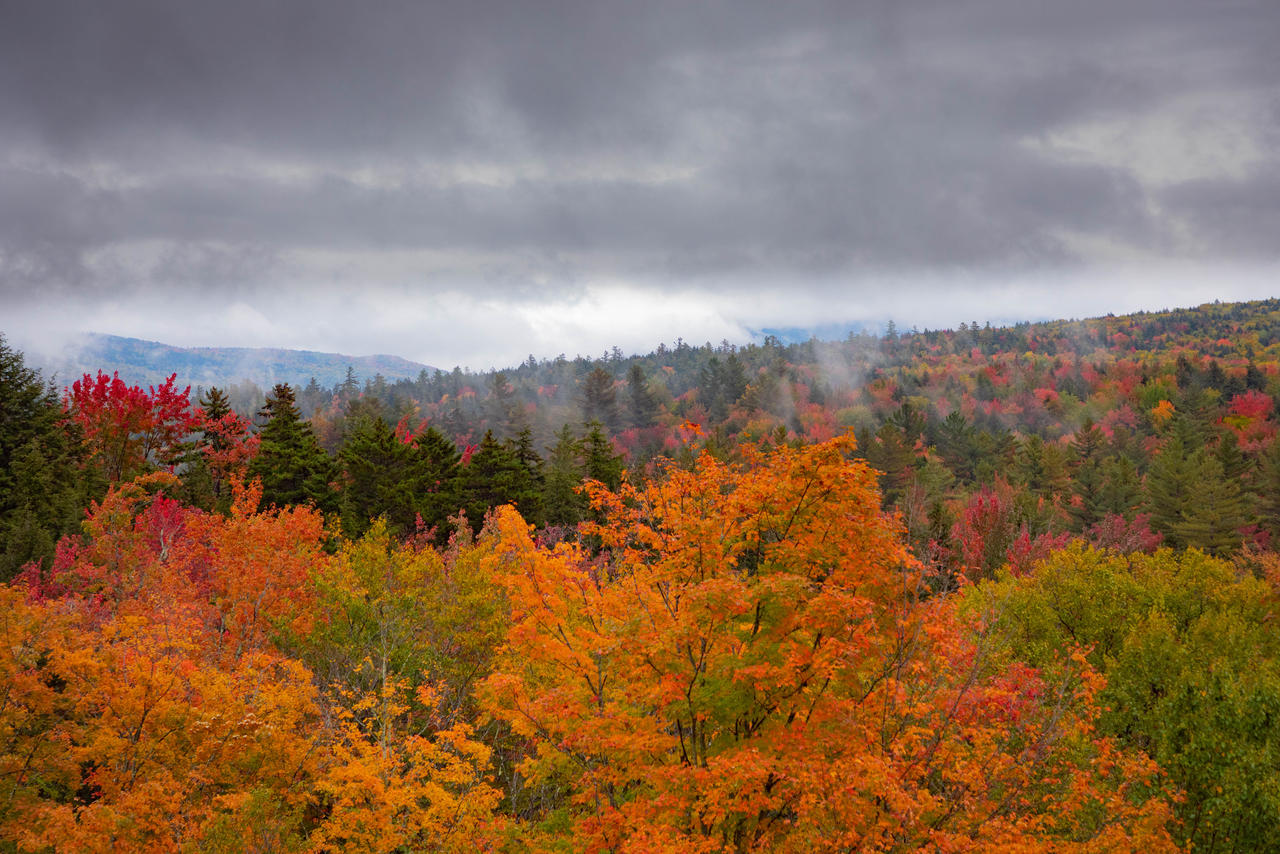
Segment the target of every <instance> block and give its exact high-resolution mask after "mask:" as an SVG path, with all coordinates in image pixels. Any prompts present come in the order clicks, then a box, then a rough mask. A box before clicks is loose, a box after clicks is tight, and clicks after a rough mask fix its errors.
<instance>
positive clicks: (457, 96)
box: [0, 0, 1280, 368]
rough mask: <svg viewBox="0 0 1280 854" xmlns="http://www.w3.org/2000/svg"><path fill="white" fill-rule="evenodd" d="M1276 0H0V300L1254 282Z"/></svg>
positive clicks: (1274, 221) (507, 323) (720, 304)
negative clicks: (501, 0) (448, 0)
mask: <svg viewBox="0 0 1280 854" xmlns="http://www.w3.org/2000/svg"><path fill="white" fill-rule="evenodd" d="M1277 43H1280V3H1277V2H1275V0H1217V1H1216V2H1210V0H1071V2H1034V0H920V2H915V0H867V1H866V2H860V0H832V1H831V2H796V0H787V2H778V0H761V2H743V1H742V0H735V2H698V1H697V0H672V2H664V0H642V2H636V0H627V2H611V0H584V2H577V3H570V2H547V0H540V2H528V0H514V2H510V3H496V2H489V1H488V0H467V1H466V2H456V3H442V2H408V0H405V2H391V0H388V1H387V2H378V0H371V2H349V0H343V2H337V0H296V2H273V0H218V2H208V0H202V2H198V3H195V2H178V0H153V2H130V0H112V2H102V0H86V2H58V0H0V331H3V332H4V333H5V334H6V335H8V336H9V337H10V338H11V339H13V340H15V341H17V342H19V343H20V344H25V345H26V346H31V343H32V341H33V339H43V340H46V341H54V340H59V339H60V338H61V337H62V336H64V335H65V334H66V333H68V332H70V331H75V330H94V331H100V332H109V333H116V334H123V335H133V336H137V337H144V338H152V339H156V340H161V341H165V342H167V343H173V344H182V345H192V344H202V345H220V344H221V345H245V346H286V347H303V348H309V349H320V350H335V351H339V352H346V353H352V354H367V353H375V352H377V353H394V354H397V355H402V356H406V357H408V358H412V359H417V360H420V361H424V362H428V363H430V364H435V365H440V366H444V367H451V366H452V365H454V364H462V365H469V366H472V367H476V368H482V367H488V366H491V365H505V364H510V363H513V362H517V361H519V360H521V359H522V358H523V357H524V356H526V355H528V354H530V353H533V354H536V355H538V356H554V355H556V354H558V353H561V352H564V353H568V354H569V355H573V354H575V353H583V354H586V355H597V354H599V353H600V352H602V351H603V350H605V349H606V348H608V347H610V346H612V345H615V344H616V345H618V346H620V347H621V348H622V349H623V350H625V351H647V350H649V349H652V348H653V347H654V346H655V345H656V344H657V343H658V342H659V341H666V342H671V341H674V340H675V338H676V337H677V336H681V337H683V338H685V339H686V340H689V341H694V342H698V343H700V342H701V341H704V340H711V341H713V342H718V341H719V340H721V339H722V338H727V339H729V340H730V341H736V342H745V341H746V340H748V339H749V338H750V337H751V336H752V335H753V334H758V333H759V331H760V330H762V329H769V328H783V327H802V328H803V327H814V326H817V325H822V326H824V327H829V326H831V325H832V324H854V325H857V324H879V323H882V322H883V321H884V320H885V319H886V318H888V317H892V318H893V319H894V320H895V321H896V322H897V323H898V325H899V326H900V327H910V326H912V325H917V326H920V327H922V328H923V327H926V326H927V327H939V326H954V325H957V324H958V323H960V322H961V321H967V320H979V321H984V320H988V319H989V320H992V321H1003V320H1015V319H1022V318H1025V319H1034V318H1044V317H1053V316H1086V315H1094V314H1105V313H1107V312H1109V311H1110V312H1116V313H1120V312H1123V311H1129V310H1133V309H1139V308H1148V309H1158V308H1162V307H1166V306H1175V305H1193V304H1196V303H1199V302H1202V301H1206V300H1211V299H1214V298H1220V299H1223V300H1227V299H1247V298H1257V297H1263V296H1272V295H1280V275H1278V273H1280V49H1277Z"/></svg>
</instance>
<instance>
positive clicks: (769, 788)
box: [0, 300, 1280, 854]
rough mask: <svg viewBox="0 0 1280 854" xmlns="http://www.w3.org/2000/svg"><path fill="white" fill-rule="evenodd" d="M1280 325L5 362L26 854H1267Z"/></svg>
mask: <svg viewBox="0 0 1280 854" xmlns="http://www.w3.org/2000/svg"><path fill="white" fill-rule="evenodd" d="M1277 401H1280V300H1270V301H1262V302H1252V303H1235V304H1219V303H1214V304H1208V305H1203V306H1200V307H1199V308H1195V309H1187V310H1177V311H1164V312H1154V313H1143V314H1135V315H1128V316H1117V317H1111V316H1109V317H1105V318H1097V319H1093V320H1084V321H1054V322H1045V323H1034V324H1032V323H1024V324H1019V325H1016V326H1008V327H993V326H991V325H990V324H986V323H979V322H974V323H965V324H961V325H960V326H959V327H958V328H957V329H951V330H942V331H930V330H923V331H922V330H919V329H911V330H901V329H897V328H895V327H894V326H893V325H892V324H890V326H889V327H888V329H887V330H886V331H885V333H884V334H882V335H875V336H873V335H868V334H851V335H849V336H848V337H847V338H845V339H843V340H835V341H822V340H817V339H811V340H808V341H800V342H791V343H788V342H784V341H782V340H779V339H778V338H775V337H767V338H764V339H763V340H762V341H760V342H757V343H753V344H749V345H746V346H738V345H734V344H730V343H728V342H722V343H721V344H720V345H712V344H710V343H707V344H705V345H692V344H689V343H686V342H684V341H677V342H676V343H675V344H673V345H663V346H661V347H659V348H658V349H657V350H655V351H653V352H650V353H647V354H644V355H636V356H627V355H624V354H623V353H622V352H620V351H618V350H616V349H615V350H613V351H611V352H608V353H605V354H602V355H601V356H599V357H596V358H590V357H583V356H578V357H576V358H568V357H565V356H560V357H557V358H554V359H546V358H543V359H539V358H537V357H535V356H530V357H529V359H528V360H527V361H526V362H524V363H522V364H520V365H517V366H514V367H511V368H509V369H507V370H503V371H489V372H479V373H477V372H472V371H464V370H462V369H460V368H458V369H454V370H453V371H436V372H434V373H428V372H425V371H424V372H423V373H422V374H421V375H420V376H419V377H418V378H417V379H416V380H399V381H394V382H393V381H388V380H386V379H385V378H383V377H381V376H373V377H360V376H357V375H356V374H355V372H354V371H350V372H349V373H348V376H347V379H346V380H345V381H344V382H343V383H340V384H338V385H336V386H333V387H325V386H322V385H321V384H319V383H318V382H317V381H315V380H313V381H312V382H311V383H309V384H307V385H304V386H301V387H291V386H289V385H286V384H280V385H276V386H275V387H274V388H270V389H259V388H257V387H254V386H252V385H250V384H247V383H239V384H236V383H229V384H228V385H227V386H225V387H221V388H219V387H209V388H192V387H190V386H188V385H187V384H185V383H184V382H183V381H182V378H181V377H180V376H176V375H175V376H172V377H170V378H169V379H168V380H167V381H166V382H163V383H160V384H155V385H148V386H146V387H143V386H141V385H135V384H132V383H131V381H130V379H129V378H128V377H122V376H118V375H113V374H111V373H108V372H104V371H100V372H97V373H96V374H85V375H84V376H82V377H78V378H57V379H56V380H54V379H51V378H48V377H44V376H42V375H41V374H40V373H39V372H38V371H36V370H34V369H32V368H31V367H29V365H28V363H27V361H26V360H25V358H24V355H23V354H22V353H21V352H19V351H18V350H16V349H15V348H13V347H11V346H10V345H8V344H6V343H4V341H3V339H0V582H3V583H2V584H0V599H2V600H3V602H2V603H0V635H2V638H0V851H14V852H43V851H75V852H97V851H100V852H130V851H139V852H140V851H148V852H149V851H173V852H291V851H294V852H338V851H362V852H363V851H373V852H408V851H440V852H452V851H459V852H462V851H465V852H478V851H494V852H497V851H509V852H523V851H545V852H581V851H587V852H619V854H621V852H658V851H670V852H759V851H779V852H814V851H833V852H834V851H849V852H853V851H895V852H897V851H902V852H905V851H917V850H927V851H940V852H959V851H984V852H986V851H1006V852H1015V851H1016V852H1028V851H1063V852H1069V851H1079V852H1124V851H1142V852H1146V853H1147V854H1154V852H1161V851H1186V850H1192V851H1195V852H1202V851H1204V852H1237V851H1239V852H1244V851H1266V850H1275V848H1274V846H1275V845H1276V842H1275V840H1277V839H1280V635H1278V634H1277V630H1276V626H1277V620H1280V554H1278V553H1277V550H1278V548H1280V441H1278V440H1277V427H1278V425H1280V410H1278V409H1277Z"/></svg>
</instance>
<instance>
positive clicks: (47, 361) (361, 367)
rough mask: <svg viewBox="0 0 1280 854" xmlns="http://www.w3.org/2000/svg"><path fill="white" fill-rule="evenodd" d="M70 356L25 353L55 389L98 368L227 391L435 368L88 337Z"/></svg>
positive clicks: (390, 360) (393, 360) (408, 374)
mask: <svg viewBox="0 0 1280 854" xmlns="http://www.w3.org/2000/svg"><path fill="white" fill-rule="evenodd" d="M78 344H79V346H78V347H77V348H76V349H75V350H74V351H69V352H66V353H63V354H61V355H59V356H43V357H42V356H41V355H40V354H38V353H31V354H29V358H30V361H31V363H32V364H33V365H35V366H36V367H39V368H40V369H41V370H42V371H43V372H44V374H45V376H52V375H54V374H55V373H56V375H57V382H58V384H59V385H65V384H67V383H70V382H71V381H72V380H73V379H75V378H76V377H79V376H80V375H82V374H85V373H90V374H92V373H95V372H96V371H97V370H98V369H99V368H101V369H102V370H104V371H106V372H107V373H111V372H112V371H118V372H119V374H120V377H121V379H124V380H127V381H128V382H130V383H141V384H144V385H145V384H148V383H156V382H163V381H164V379H165V378H166V377H168V376H169V374H172V373H175V372H176V373H177V375H178V381H179V382H180V383H181V384H182V385H187V384H190V385H192V386H203V387H205V388H208V387H209V386H214V385H217V386H228V385H231V384H233V383H237V382H242V381H244V380H249V381H251V382H253V383H255V384H257V385H258V386H260V387H262V388H264V389H269V388H270V387H271V386H273V385H275V384H276V383H280V382H287V383H290V384H291V385H295V386H302V385H306V384H307V382H309V381H310V379H311V378H312V377H315V379H316V381H317V382H319V383H320V385H322V386H334V385H337V384H338V383H341V382H342V381H343V380H344V379H346V376H347V368H348V367H350V368H351V369H352V370H354V371H355V374H356V377H357V378H358V379H359V380H361V381H363V380H366V379H371V378H373V377H374V376H376V375H377V374H381V375H382V376H383V377H385V378H386V379H387V380H388V381H389V382H390V381H395V380H399V379H410V380H412V379H417V377H418V375H419V374H420V373H421V372H422V371H426V372H427V373H429V374H430V373H432V372H433V371H435V368H433V367H431V366H430V365H423V364H421V363H419V362H411V361H409V360H408V359H402V358H400V357H399V356H385V355H377V356H347V355H343V354H341V353H319V352H315V351H313V350H283V349H274V348H271V349H268V348H251V347H175V346H172V345H170V344H161V343H159V342H156V341H143V340H141V339H138V338H122V337H120V336H117V335H87V336H85V337H84V338H83V339H82V340H81V341H80V342H78Z"/></svg>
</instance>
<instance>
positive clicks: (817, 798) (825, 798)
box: [484, 439, 1170, 852]
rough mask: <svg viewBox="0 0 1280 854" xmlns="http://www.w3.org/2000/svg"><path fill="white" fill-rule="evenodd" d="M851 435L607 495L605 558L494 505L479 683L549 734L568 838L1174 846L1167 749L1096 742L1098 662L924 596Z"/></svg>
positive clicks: (755, 844) (532, 733)
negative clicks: (1158, 789)
mask: <svg viewBox="0 0 1280 854" xmlns="http://www.w3.org/2000/svg"><path fill="white" fill-rule="evenodd" d="M851 449H852V442H851V440H848V439H837V440H833V441H831V442H827V443H825V444H822V445H816V446H811V447H807V448H804V449H799V450H796V449H792V448H790V447H785V446H784V447H781V448H778V449H776V450H775V451H773V452H772V453H770V454H768V455H765V454H763V453H760V452H755V453H748V460H747V462H746V464H745V465H744V466H742V467H729V466H727V465H724V464H721V463H719V462H717V461H715V460H714V459H711V458H710V457H708V456H707V455H703V456H702V457H701V458H700V459H699V461H698V463H697V465H696V467H695V469H694V470H693V471H681V470H670V471H668V472H666V477H665V478H664V479H663V480H662V481H661V482H660V483H656V484H653V485H650V486H648V487H646V488H644V489H641V490H635V489H630V488H626V487H624V489H623V491H622V492H621V493H620V494H610V493H608V492H605V491H602V490H600V489H597V490H596V491H595V493H594V496H593V498H594V501H595V505H596V507H597V510H598V511H599V512H600V513H601V514H602V518H603V519H604V520H605V521H604V522H603V523H602V524H598V525H588V526H586V533H588V534H589V535H591V536H592V537H594V538H596V539H597V540H598V542H599V543H600V544H601V545H602V546H603V552H602V554H601V556H600V557H599V558H596V559H592V558H590V556H589V555H588V554H586V553H584V552H583V551H581V550H580V549H578V548H576V547H573V546H568V545H564V544H561V545H558V546H556V547H555V548H553V549H545V548H541V547H538V546H536V545H535V544H534V542H533V540H532V539H531V538H530V536H529V531H528V529H527V527H526V526H525V525H524V523H523V522H522V521H521V520H520V518H519V517H518V516H517V515H516V514H515V513H514V512H513V511H511V510H509V509H508V510H505V511H501V512H499V513H498V514H496V516H495V519H494V523H493V535H494V536H495V537H496V542H495V544H494V555H493V558H492V563H493V572H494V577H495V580H496V581H497V582H498V583H499V584H501V585H502V587H503V588H504V589H505V590H506V592H507V595H508V596H509V598H510V601H511V607H512V628H511V630H510V633H509V636H508V640H507V645H506V647H505V651H504V653H503V654H502V655H501V656H500V659H499V661H498V664H497V667H496V672H495V673H494V675H493V676H491V677H490V678H489V679H488V680H487V682H486V683H485V686H484V696H485V698H486V702H487V704H488V708H489V709H490V710H491V711H492V713H493V714H495V715H497V716H499V717H501V718H502V719H504V720H506V721H507V722H508V723H509V724H510V725H511V726H512V727H513V728H514V729H515V730H516V731H517V732H518V733H520V734H522V735H524V736H525V737H526V738H527V739H528V740H529V741H530V743H531V744H532V745H533V746H534V750H533V752H532V753H531V754H530V756H529V758H528V759H527V760H526V762H525V764H524V766H523V768H522V771H523V773H524V774H525V775H526V777H527V778H528V779H529V780H530V781H535V782H536V781H557V780H558V781H561V782H562V783H563V784H564V785H565V786H566V788H567V791H568V793H569V794H568V797H567V801H566V804H565V809H567V812H568V815H569V816H570V827H569V833H570V834H571V838H570V839H569V840H568V842H567V843H566V841H565V840H564V839H563V838H562V837H558V844H562V845H563V844H567V845H568V846H569V847H570V848H572V849H573V850H585V851H603V850H612V851H635V852H639V851H656V850H663V851H689V852H693V851H722V850H729V851H763V850H770V851H814V850H846V849H860V850H915V849H919V848H930V849H933V850H943V851H961V850H984V851H990V850H1006V851H1014V850H1017V851H1027V850H1050V849H1052V850H1064V851H1067V850H1072V851H1132V850H1138V849H1139V848H1142V849H1150V850H1167V849H1169V848H1170V843H1169V840H1168V838H1167V836H1166V834H1165V832H1164V830H1163V823H1164V821H1165V820H1166V819H1167V815H1168V814H1167V808H1166V806H1165V805H1164V804H1163V802H1160V801H1156V800H1149V799H1147V798H1146V797H1145V794H1144V793H1146V791H1147V790H1146V789H1145V788H1144V786H1146V785H1148V784H1149V783H1150V782H1151V781H1152V779H1153V776H1154V774H1155V769H1154V766H1153V765H1152V764H1151V763H1150V762H1149V761H1146V760H1145V759H1137V758H1132V757H1129V756H1125V755H1122V754H1120V753H1119V752H1118V750H1117V749H1116V748H1115V746H1114V745H1113V744H1112V743H1110V742H1108V741H1106V740H1103V739H1097V738H1095V737H1094V736H1093V734H1092V731H1091V726H1090V720H1091V718H1092V716H1093V714H1094V712H1095V707H1094V705H1093V704H1094V699H1093V698H1094V694H1095V692H1096V691H1097V690H1098V687H1099V679H1098V677H1097V676H1096V674H1094V673H1093V672H1092V671H1091V670H1090V669H1089V667H1088V665H1087V663H1086V662H1085V661H1084V659H1083V658H1082V657H1077V660H1074V661H1071V662H1067V663H1065V664H1064V666H1063V668H1062V670H1061V672H1060V673H1057V674H1054V675H1052V676H1049V675H1045V674H1041V673H1039V672H1037V671H1035V670H1033V669H1030V668H1027V667H1025V666H1017V665H1014V666H1007V665H1002V664H1001V663H1000V662H997V661H994V660H992V659H991V658H990V656H989V651H988V648H987V647H988V645H987V644H986V643H985V642H984V640H983V636H982V633H981V631H980V627H979V629H975V628H974V627H970V626H966V625H962V624H961V623H960V622H959V621H958V619H957V617H956V615H955V613H954V611H953V609H952V608H951V606H950V605H949V604H948V603H947V602H946V601H944V600H938V599H933V600H930V599H927V598H925V596H924V588H923V585H922V573H921V570H920V568H919V566H918V565H917V564H916V563H915V562H914V561H913V559H912V558H911V557H910V555H909V554H908V553H907V551H906V549H905V548H904V546H903V544H902V535H901V530H900V527H899V524H898V523H897V522H896V521H895V520H893V519H891V518H887V517H885V516H883V515H882V514H881V512H880V501H879V496H878V494H877V493H876V489H875V475H874V473H873V472H872V471H871V470H870V469H868V468H867V467H866V466H865V465H862V464H860V463H857V462H852V461H850V460H849V458H848V455H849V452H850V451H851ZM563 832H564V831H563V830H561V831H558V833H561V834H562V833H563ZM529 833H530V836H531V837H532V843H534V844H537V843H539V841H541V842H544V843H547V844H552V841H553V840H552V839H551V838H548V839H542V840H539V838H538V832H537V828H536V827H530V828H529Z"/></svg>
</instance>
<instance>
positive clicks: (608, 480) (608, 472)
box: [582, 422, 623, 489]
mask: <svg viewBox="0 0 1280 854" xmlns="http://www.w3.org/2000/svg"><path fill="white" fill-rule="evenodd" d="M582 468H583V472H584V473H585V474H586V476H587V477H588V478H590V479H591V480H598V481H600V482H601V483H603V484H604V485H605V486H607V487H609V488H610V489H617V488H618V487H619V486H620V485H621V484H622V470H623V465H622V456H621V455H620V454H618V453H617V452H616V451H614V449H613V443H612V442H610V441H609V437H608V436H606V435H605V432H604V428H603V426H602V425H601V424H600V423H599V422H592V423H590V424H588V425H587V435H586V436H584V437H583V439H582Z"/></svg>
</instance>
